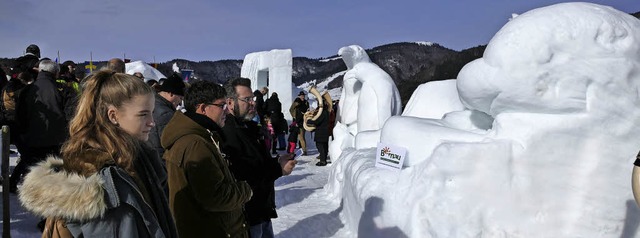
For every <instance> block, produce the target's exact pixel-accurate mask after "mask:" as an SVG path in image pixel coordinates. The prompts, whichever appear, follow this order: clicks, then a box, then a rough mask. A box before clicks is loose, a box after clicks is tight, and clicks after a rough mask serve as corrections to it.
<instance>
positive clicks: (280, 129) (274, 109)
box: [265, 92, 287, 154]
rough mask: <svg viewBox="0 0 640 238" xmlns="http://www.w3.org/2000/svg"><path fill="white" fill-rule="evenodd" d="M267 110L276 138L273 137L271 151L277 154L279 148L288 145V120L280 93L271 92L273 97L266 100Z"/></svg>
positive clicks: (282, 148) (283, 148) (281, 148)
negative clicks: (285, 116) (286, 135)
mask: <svg viewBox="0 0 640 238" xmlns="http://www.w3.org/2000/svg"><path fill="white" fill-rule="evenodd" d="M265 104H266V106H265V107H266V108H267V112H266V114H267V115H268V116H269V117H270V118H271V124H272V125H273V131H274V133H275V138H273V142H272V146H271V153H272V154H275V153H276V149H277V150H285V149H286V147H287V145H285V144H286V141H285V139H284V135H285V134H287V120H286V119H284V114H283V113H282V103H280V99H279V98H278V93H276V92H273V93H271V97H270V98H269V99H267V101H266V102H265Z"/></svg>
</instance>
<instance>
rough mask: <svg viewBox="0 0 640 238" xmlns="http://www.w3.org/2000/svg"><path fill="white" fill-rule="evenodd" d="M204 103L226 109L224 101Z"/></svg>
mask: <svg viewBox="0 0 640 238" xmlns="http://www.w3.org/2000/svg"><path fill="white" fill-rule="evenodd" d="M205 104H206V105H212V106H216V107H219V108H220V109H222V110H223V111H224V110H227V104H226V103H222V104H215V103H205Z"/></svg>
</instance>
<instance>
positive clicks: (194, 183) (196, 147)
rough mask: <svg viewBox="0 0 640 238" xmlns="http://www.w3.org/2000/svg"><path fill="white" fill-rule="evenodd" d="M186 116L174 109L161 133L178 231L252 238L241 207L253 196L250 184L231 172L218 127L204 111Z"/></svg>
mask: <svg viewBox="0 0 640 238" xmlns="http://www.w3.org/2000/svg"><path fill="white" fill-rule="evenodd" d="M187 115H189V116H187ZM187 115H185V114H183V113H182V112H176V113H175V114H174V115H173V118H171V120H170V121H169V123H168V124H167V126H166V127H165V128H164V132H163V133H162V137H161V142H162V147H164V149H165V153H164V159H165V162H166V166H167V174H168V177H169V178H168V181H169V205H170V208H171V213H172V214H173V217H174V220H175V222H176V227H177V228H178V235H179V236H180V237H248V233H247V232H248V226H247V225H246V223H245V218H244V215H243V206H244V204H245V203H246V202H247V201H249V199H251V195H252V192H251V189H250V187H249V184H247V183H246V182H244V181H236V180H235V179H234V177H233V175H232V174H231V172H230V171H229V162H228V161H227V160H225V159H224V158H223V155H222V153H221V152H220V147H219V146H218V143H219V141H220V134H219V130H220V127H218V126H217V125H216V124H215V123H213V121H212V120H208V121H207V119H208V118H206V117H204V116H202V115H200V114H194V113H192V114H187ZM203 117H204V119H203Z"/></svg>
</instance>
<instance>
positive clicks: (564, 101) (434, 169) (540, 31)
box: [326, 3, 640, 237]
mask: <svg viewBox="0 0 640 238" xmlns="http://www.w3.org/2000/svg"><path fill="white" fill-rule="evenodd" d="M345 78H346V77H345ZM427 85H429V84H427ZM457 89H458V94H459V98H460V101H461V102H462V104H463V105H464V106H465V109H464V110H461V111H452V112H448V113H445V114H444V117H443V118H442V119H440V120H438V119H433V118H417V117H400V116H398V117H392V118H391V119H389V120H388V121H387V123H386V124H385V125H384V127H383V129H382V133H381V141H393V142H394V143H395V144H400V145H405V146H407V147H409V151H410V152H409V153H410V155H411V156H410V160H409V164H410V167H409V168H405V169H403V170H402V171H401V172H400V173H394V172H390V171H386V170H381V169H377V168H375V167H374V163H373V162H372V161H373V160H374V158H375V153H374V150H375V149H359V150H354V149H352V148H349V149H346V150H344V151H343V152H342V154H341V155H340V158H339V159H338V160H336V161H335V162H334V164H333V165H332V166H333V168H334V170H332V173H331V175H330V177H329V183H328V185H327V186H326V188H327V191H329V192H332V193H333V195H334V196H339V197H341V198H342V202H343V206H344V207H345V209H344V210H343V214H342V215H343V217H344V220H345V221H346V223H345V226H346V227H347V228H348V229H350V230H352V231H354V233H357V234H361V233H360V232H359V231H358V221H359V219H360V218H361V217H362V216H363V214H364V211H363V206H362V204H364V203H365V201H367V200H368V199H369V198H372V197H377V198H381V199H382V200H384V207H383V208H382V209H381V210H382V213H381V214H380V216H381V217H380V219H379V221H381V223H380V224H377V225H378V226H380V227H393V226H396V227H398V228H399V229H400V230H402V231H403V233H404V234H406V235H407V236H409V237H420V236H424V235H425V234H428V235H429V236H433V237H469V236H478V235H479V234H480V236H486V237H513V236H519V237H565V236H571V237H588V236H594V235H595V236H599V237H636V236H638V235H639V232H640V231H638V229H636V228H635V224H636V223H637V222H635V221H638V220H639V219H640V209H639V208H638V206H636V204H635V203H634V200H633V199H634V198H633V194H632V192H631V189H630V186H629V185H630V184H629V179H630V175H631V166H632V162H633V160H634V159H635V156H636V154H637V153H638V150H639V149H640V146H639V144H640V143H639V142H638V135H639V134H640V127H638V125H639V124H640V97H638V94H639V93H638V92H640V21H639V20H638V19H636V18H634V17H633V16H631V15H629V14H627V13H624V12H620V11H618V10H615V9H613V8H610V7H606V6H601V5H597V4H591V3H562V4H557V5H552V6H548V7H543V8H539V9H535V10H531V11H529V12H526V13H524V14H521V15H518V16H517V17H515V18H513V19H511V20H510V21H509V22H508V23H507V24H506V25H505V26H504V27H503V28H502V29H501V30H500V31H499V32H498V33H496V35H495V36H494V37H493V39H491V41H490V42H489V45H488V46H487V48H486V50H485V52H484V55H483V58H480V59H477V60H475V61H473V62H471V63H469V64H467V65H466V66H465V67H464V68H463V69H462V71H461V72H460V74H459V75H458V79H457ZM414 96H416V95H414ZM416 103H417V104H415V105H420V104H421V103H426V102H420V100H418V101H417V102H416ZM449 109H450V110H455V108H453V107H449ZM425 110H428V109H425ZM441 113H443V112H439V113H437V114H441ZM407 114H413V115H418V114H420V115H427V114H424V113H418V112H416V111H415V108H414V109H411V110H410V111H407ZM358 120H360V118H358ZM392 131H393V132H396V134H395V136H394V134H392V133H391V132H392ZM416 141H419V143H417V142H416ZM420 147H424V148H420ZM419 150H423V151H422V152H423V153H414V151H419ZM636 170H637V169H636ZM634 178H635V179H640V178H636V176H634ZM373 180H375V182H369V181H373ZM398 208H404V209H403V210H404V211H405V212H406V211H409V213H410V214H409V215H400V213H394V212H393V211H394V210H396V209H398ZM632 224H634V225H632ZM356 231H357V232H356ZM365 232H366V231H365ZM365 236H366V234H365Z"/></svg>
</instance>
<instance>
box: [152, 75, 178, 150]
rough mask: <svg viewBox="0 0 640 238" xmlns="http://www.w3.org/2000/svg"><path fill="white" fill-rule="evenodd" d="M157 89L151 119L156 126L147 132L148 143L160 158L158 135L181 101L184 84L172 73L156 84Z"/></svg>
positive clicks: (160, 147)
mask: <svg viewBox="0 0 640 238" xmlns="http://www.w3.org/2000/svg"><path fill="white" fill-rule="evenodd" d="M157 90H158V93H157V94H156V107H155V110H153V120H154V121H155V122H156V126H154V127H153V128H152V129H151V132H150V133H149V144H151V145H152V146H153V148H154V149H156V151H158V155H160V158H162V155H164V149H163V148H162V145H161V144H160V136H161V135H162V131H163V130H164V127H165V126H166V125H167V123H169V120H171V117H173V114H174V113H175V112H176V108H177V107H178V105H180V104H181V103H182V98H183V96H184V90H185V84H184V82H183V81H182V77H180V76H179V75H177V74H173V75H171V76H170V77H169V78H167V79H166V80H165V81H164V83H162V85H158V86H157Z"/></svg>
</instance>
